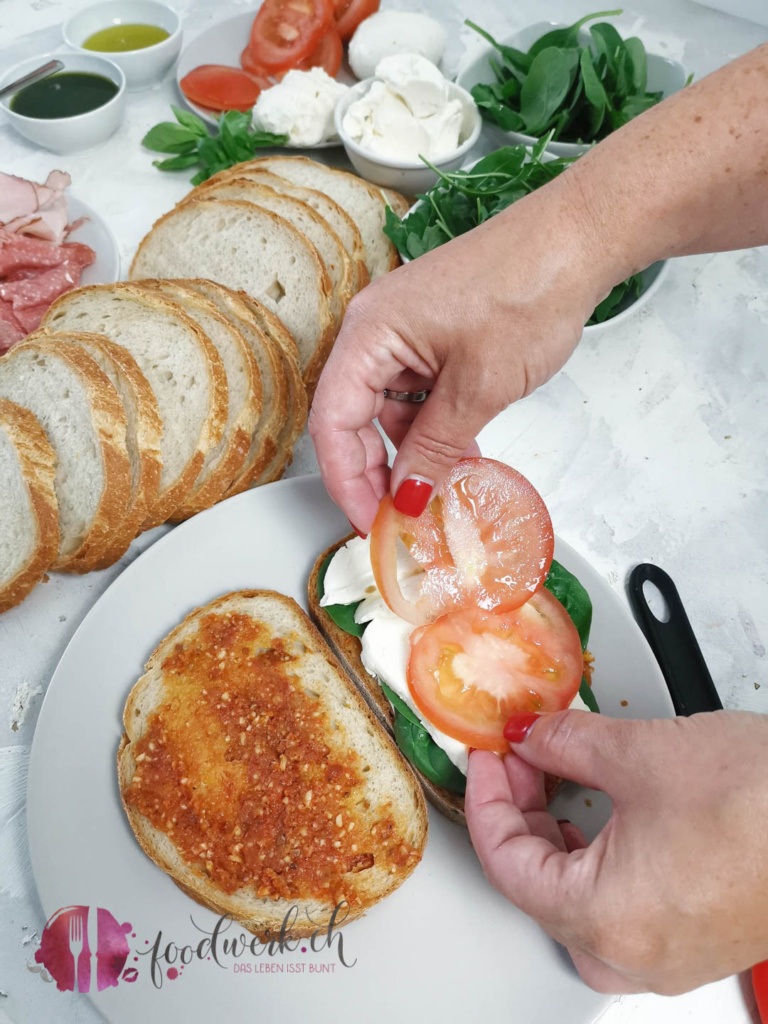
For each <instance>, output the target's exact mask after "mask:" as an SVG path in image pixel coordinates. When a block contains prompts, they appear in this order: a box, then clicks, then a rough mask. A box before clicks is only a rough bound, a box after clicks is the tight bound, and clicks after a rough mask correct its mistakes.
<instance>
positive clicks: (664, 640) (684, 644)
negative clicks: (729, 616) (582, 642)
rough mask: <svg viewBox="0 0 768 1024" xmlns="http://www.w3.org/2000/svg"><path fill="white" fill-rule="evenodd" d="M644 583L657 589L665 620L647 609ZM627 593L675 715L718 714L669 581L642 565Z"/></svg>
mask: <svg viewBox="0 0 768 1024" xmlns="http://www.w3.org/2000/svg"><path fill="white" fill-rule="evenodd" d="M645 583H653V584H654V585H655V586H656V587H658V589H659V592H660V593H661V596H662V597H663V598H664V601H665V603H666V606H667V610H668V612H669V615H668V618H666V620H662V619H660V618H659V617H658V616H657V615H656V614H655V613H654V612H653V610H652V609H651V606H650V604H649V603H648V599H647V597H646V594H645V590H644V584H645ZM627 593H628V594H629V603H630V604H631V606H632V611H633V612H634V613H635V618H636V619H637V622H638V625H639V626H640V629H641V630H642V631H643V633H644V635H645V638H646V640H647V641H648V643H649V645H650V648H651V650H652V651H653V653H654V654H655V656H656V660H657V661H658V663H659V668H660V669H661V672H662V675H663V676H664V680H665V682H666V684H667V689H668V690H669V695H670V697H671V698H672V703H673V704H674V707H675V713H676V714H678V715H695V714H696V713H697V712H699V711H722V708H723V705H722V702H721V701H720V697H719V696H718V693H717V690H716V689H715V684H714V683H713V682H712V676H711V675H710V674H709V669H708V668H707V663H706V662H705V661H704V656H703V654H702V653H701V648H700V647H699V644H698V641H697V640H696V637H695V635H694V632H693V630H692V629H691V624H690V622H689V621H688V616H687V615H686V614H685V609H684V608H683V602H682V601H681V600H680V595H679V594H678V592H677V587H676V586H675V584H674V583H673V582H672V579H671V578H670V577H669V576H668V575H667V573H665V572H664V570H663V569H660V568H659V567H658V566H657V565H651V563H650V562H642V563H641V564H640V565H636V566H635V567H634V569H633V570H632V572H631V573H630V574H629V580H628V581H627Z"/></svg>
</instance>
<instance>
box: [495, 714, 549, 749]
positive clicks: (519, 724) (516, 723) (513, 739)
mask: <svg viewBox="0 0 768 1024" xmlns="http://www.w3.org/2000/svg"><path fill="white" fill-rule="evenodd" d="M540 717H541V716H540V715H537V714H536V713H535V712H533V711H517V712H515V714H514V715H510V716H509V718H508V719H507V724H506V725H505V726H504V739H505V740H509V742H510V743H522V742H523V740H524V739H525V737H526V736H527V735H528V732H529V731H530V729H531V727H532V726H533V725H535V724H536V722H538V720H539V718H540Z"/></svg>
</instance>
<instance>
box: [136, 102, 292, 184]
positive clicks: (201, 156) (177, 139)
mask: <svg viewBox="0 0 768 1024" xmlns="http://www.w3.org/2000/svg"><path fill="white" fill-rule="evenodd" d="M171 110H172V111H173V115H174V117H175V118H176V123H174V122H173V121H163V122H161V123H160V124H156V125H155V126H154V127H153V128H150V129H149V131H148V132H147V134H146V135H145V136H144V138H143V139H142V140H141V144H142V145H143V146H144V147H145V148H146V149H150V150H152V151H153V152H155V153H173V154H176V156H175V157H173V158H170V159H167V160H155V161H154V166H155V167H157V168H159V169H160V170H161V171H177V170H181V169H183V168H186V167H194V166H195V165H199V166H200V170H199V171H198V172H197V173H196V174H195V176H194V177H193V178H192V179H191V180H192V184H193V185H199V184H200V183H201V182H203V181H207V179H208V178H210V177H212V176H213V175H214V174H217V173H218V172H219V171H223V170H224V169H225V168H227V167H233V166H234V165H235V164H239V163H242V162H243V161H244V160H250V159H251V157H253V155H254V153H255V152H256V150H257V149H261V148H263V147H266V146H270V147H272V146H284V145H285V143H286V142H287V141H288V137H287V136H286V135H273V134H271V133H270V132H262V131H254V130H253V129H252V127H251V115H250V112H249V111H240V110H227V111H225V112H224V113H223V114H222V115H221V116H220V117H219V121H218V132H217V133H216V135H211V134H210V132H209V130H208V125H206V124H205V122H204V121H202V120H201V119H200V118H199V117H197V115H196V114H192V113H190V112H189V111H186V110H181V109H180V108H179V107H175V106H173V105H171Z"/></svg>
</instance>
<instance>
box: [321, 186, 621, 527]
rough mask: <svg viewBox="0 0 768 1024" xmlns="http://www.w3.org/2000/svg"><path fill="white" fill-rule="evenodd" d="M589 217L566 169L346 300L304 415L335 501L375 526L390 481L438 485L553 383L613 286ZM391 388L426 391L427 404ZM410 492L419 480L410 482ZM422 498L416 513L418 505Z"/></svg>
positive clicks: (418, 492) (359, 523)
mask: <svg viewBox="0 0 768 1024" xmlns="http://www.w3.org/2000/svg"><path fill="white" fill-rule="evenodd" d="M589 225H590V215H589V210H588V209H587V207H586V204H585V202H584V200H583V195H582V192H581V191H580V189H579V188H578V187H577V186H576V184H575V182H571V180H570V178H569V174H565V175H563V177H562V178H559V179H556V180H555V181H554V182H552V183H550V184H549V185H547V186H546V187H545V188H544V189H541V190H540V191H538V192H536V193H534V194H533V195H530V196H528V197H526V198H525V199H523V200H520V201H519V202H517V203H516V204H515V205H514V207H511V208H510V209H509V210H507V211H505V212H504V213H502V214H499V215H498V216H497V217H495V218H493V220H492V221H489V222H487V223H486V224H484V225H482V226H481V227H479V228H476V229H475V230H474V231H471V232H469V233H468V234H466V235H463V236H461V237H460V238H457V239H455V240H454V241H452V242H450V243H448V244H447V245H444V246H441V247H440V248H439V249H437V250H435V251H433V252H430V253H427V254H426V255H424V256H421V257H419V259H418V260H416V261H414V262H413V263H410V264H407V265H406V266H404V267H401V268H400V269H399V270H396V271H395V272H394V273H391V274H387V275H386V276H385V277H382V278H379V279H378V280H376V281H375V282H374V283H373V284H372V285H370V286H369V287H367V288H366V289H365V290H364V291H363V292H361V293H360V294H359V295H358V296H356V298H355V299H354V300H353V301H352V303H351V305H350V307H349V310H348V312H347V315H346V317H345V320H344V325H343V327H342V330H341V332H340V334H339V337H338V339H337V341H336V344H335V346H334V349H333V352H332V353H331V356H330V358H329V360H328V363H327V365H326V367H325V371H324V373H323V375H322V377H321V379H320V383H319V385H318V388H317V391H316V394H315V399H314V402H313V405H312V411H311V414H310V421H309V431H310V433H311V435H312V437H313V439H314V442H315V448H316V451H317V458H318V462H319V465H320V470H321V472H322V474H323V478H324V480H325V484H326V486H327V488H328V491H329V493H330V495H331V497H332V498H333V499H334V500H335V501H336V503H337V504H338V505H340V506H341V508H342V509H343V510H344V512H346V514H347V516H348V517H349V519H350V520H351V522H352V523H353V524H354V525H355V526H356V527H357V528H358V530H360V531H362V532H364V533H367V532H368V530H369V529H370V526H371V524H372V522H373V519H374V516H375V513H376V508H377V506H378V502H379V500H380V498H381V497H382V495H383V494H384V493H385V491H386V490H387V488H388V487H389V486H390V480H389V471H388V468H387V458H386V451H385V448H384V443H383V440H382V438H381V436H380V435H379V433H378V431H377V430H376V428H375V427H374V425H373V421H374V420H375V419H378V420H379V422H380V424H381V426H382V428H383V429H384V430H385V431H386V433H387V435H388V436H389V437H390V438H391V440H392V441H393V443H394V444H395V445H396V446H398V447H399V452H398V455H397V458H396V460H395V463H394V466H393V468H392V480H391V487H392V492H393V493H398V494H399V497H400V500H402V499H403V498H404V496H405V495H406V494H407V492H408V490H409V488H405V489H404V491H403V492H399V488H400V486H401V484H402V483H403V481H404V480H406V479H407V478H413V477H415V478H417V479H418V480H420V481H426V482H427V485H422V486H421V487H418V486H417V487H416V488H415V493H414V494H413V496H414V498H415V499H416V504H415V505H414V503H413V502H411V504H410V505H409V507H407V508H405V507H404V508H402V511H405V512H408V513H409V514H411V515H417V514H419V513H420V512H421V511H423V509H424V507H425V506H426V503H427V500H428V498H429V495H430V492H431V489H432V487H433V486H436V485H437V484H438V483H439V482H440V480H441V479H442V477H443V476H444V475H445V474H446V473H447V472H448V470H449V469H450V468H451V466H452V465H453V464H454V463H455V462H456V461H457V460H458V459H459V458H460V457H461V456H462V455H463V454H464V453H465V451H467V449H470V448H471V446H472V444H473V442H474V439H475V437H476V436H477V434H478V433H479V431H480V430H481V429H482V427H483V426H485V424H486V423H488V422H489V421H490V420H491V419H492V418H493V417H494V416H495V415H496V414H497V413H499V412H500V411H501V410H502V409H505V408H506V407H507V405H509V404H510V403H511V402H513V401H515V400H516V399H518V398H522V397H523V396H525V395H527V394H529V393H530V392H531V391H533V390H534V388H536V387H538V386H539V385H540V384H542V383H544V381H546V380H548V379H549V378H550V377H551V376H552V374H554V373H555V372H556V371H557V370H558V369H560V367H561V366H562V365H563V363H564V362H565V361H566V359H567V358H568V356H569V355H570V354H571V352H572V351H573V349H574V347H575V346H576V344H577V343H578V341H579V338H580V337H581V332H582V328H583V325H584V323H585V322H586V320H587V319H588V317H589V315H590V313H591V312H592V310H593V308H594V306H595V305H596V304H597V302H598V301H599V300H600V299H601V298H602V297H603V295H604V294H606V293H607V292H608V290H609V289H610V287H611V286H612V284H613V281H612V280H609V279H608V275H606V276H605V279H603V278H602V277H601V276H600V273H599V260H598V259H597V258H596V255H595V253H594V252H593V251H592V248H593V246H592V242H591V238H590V228H589ZM385 388H391V389H394V390H401V391H405V390H408V391H412V390H419V389H422V388H431V394H430V396H429V397H428V399H427V401H426V402H425V403H424V404H423V405H412V404H409V403H405V402H399V401H393V400H387V399H385V398H384V395H383V391H384V389H385ZM410 490H411V492H414V488H413V487H412V486H411V488H410ZM419 504H420V507H418V506H419Z"/></svg>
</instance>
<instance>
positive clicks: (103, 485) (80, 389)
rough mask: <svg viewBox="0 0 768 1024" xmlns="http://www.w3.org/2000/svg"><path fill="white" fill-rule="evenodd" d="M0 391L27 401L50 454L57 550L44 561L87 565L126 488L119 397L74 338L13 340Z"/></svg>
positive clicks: (115, 518)
mask: <svg viewBox="0 0 768 1024" xmlns="http://www.w3.org/2000/svg"><path fill="white" fill-rule="evenodd" d="M0 397H2V398H8V399H10V400H11V401H12V402H15V403H16V404H17V405H21V406H24V407H25V408H26V409H29V410H30V412H32V413H33V414H34V415H35V416H36V417H37V419H38V420H39V421H40V425H41V426H42V428H43V430H44V431H45V434H46V436H47V438H48V441H49V443H50V445H51V447H52V448H53V450H54V452H55V454H56V474H55V478H54V487H55V490H56V501H57V503H58V506H59V535H60V536H59V550H58V553H57V555H56V558H55V560H54V562H53V564H52V566H51V568H52V569H60V570H65V571H71V572H90V571H91V570H92V569H94V568H95V567H96V566H97V565H99V564H100V562H101V559H102V558H103V557H104V555H105V553H106V552H107V550H108V549H109V547H110V546H111V545H112V544H113V543H114V540H115V536H122V530H123V523H124V521H125V513H126V509H127V507H128V503H129V500H130V493H131V464H130V460H129V458H128V450H127V447H126V414H125V409H124V407H123V403H122V402H121V401H120V397H119V395H118V393H117V391H116V390H115V389H114V387H113V386H112V384H111V383H110V381H109V378H108V377H107V376H106V374H104V373H102V371H101V370H100V369H99V367H98V366H97V364H96V363H95V362H94V361H93V359H91V357H90V356H89V355H87V354H86V352H85V351H84V350H83V349H81V348H79V347H78V346H77V345H59V344H57V343H56V342H54V341H51V340H50V339H46V338H31V339H30V340H27V341H23V342H20V343H19V344H18V345H16V346H14V348H12V349H11V351H10V352H9V353H8V354H7V355H6V356H4V357H3V358H2V359H0Z"/></svg>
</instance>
